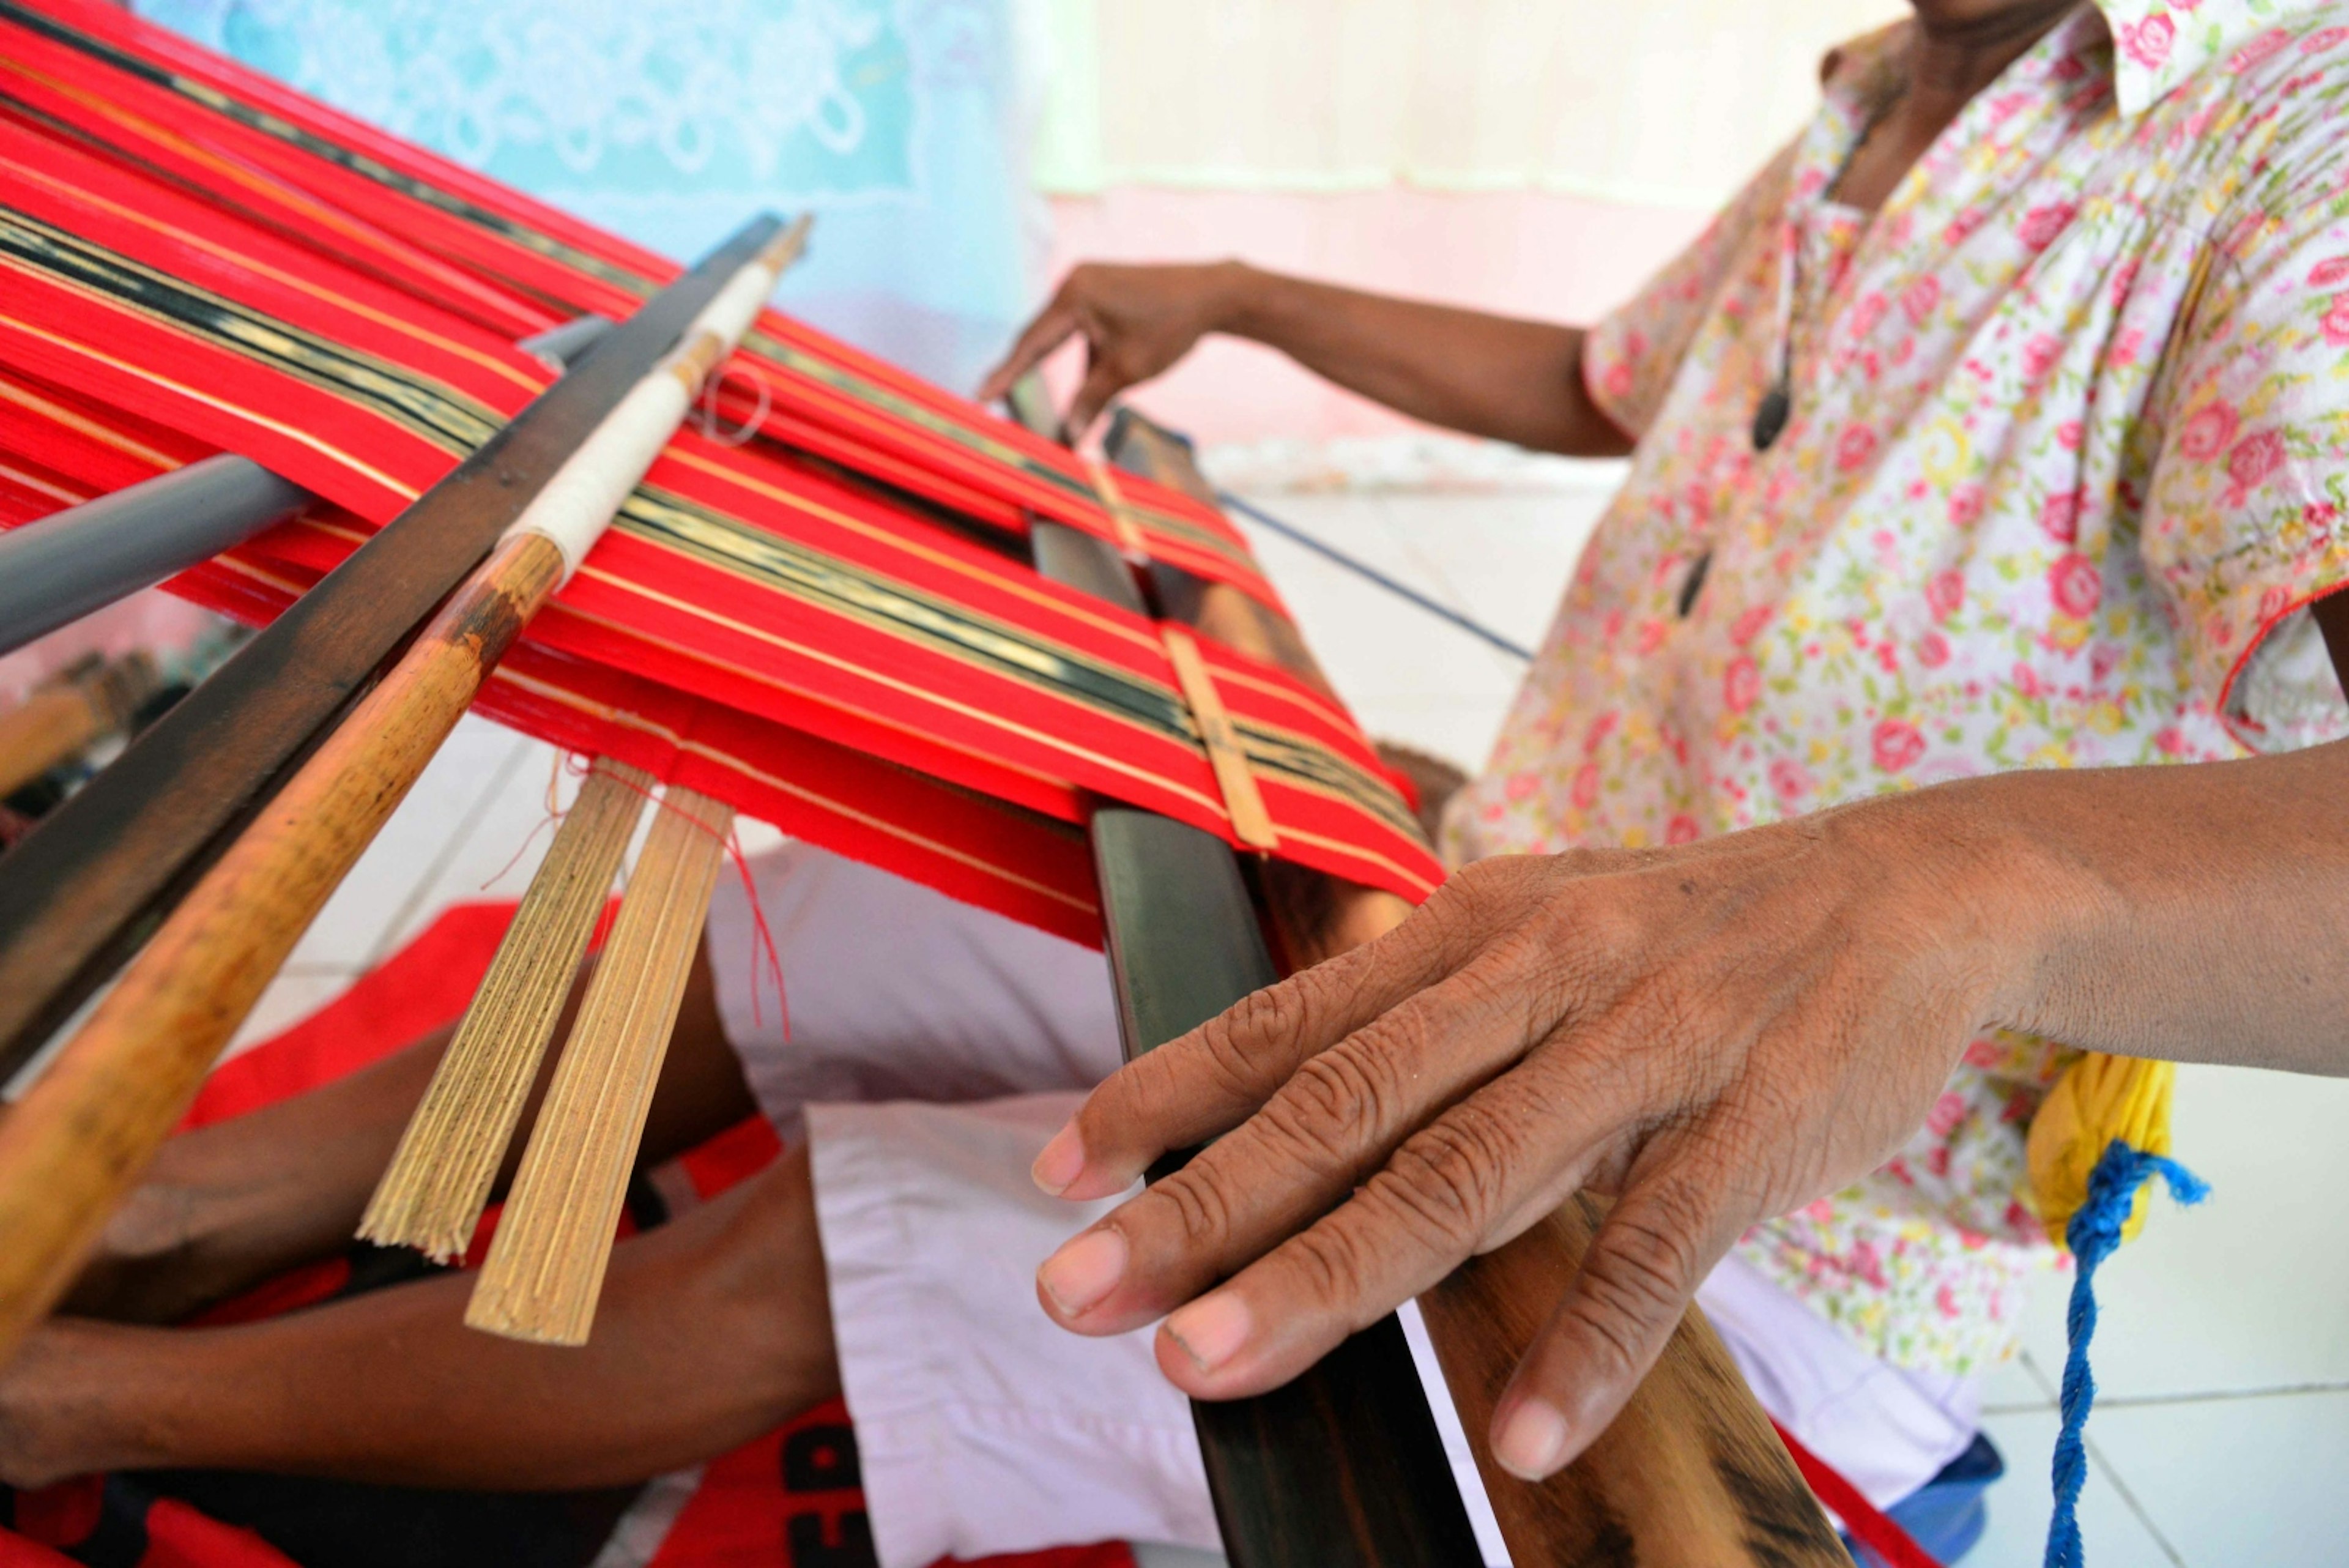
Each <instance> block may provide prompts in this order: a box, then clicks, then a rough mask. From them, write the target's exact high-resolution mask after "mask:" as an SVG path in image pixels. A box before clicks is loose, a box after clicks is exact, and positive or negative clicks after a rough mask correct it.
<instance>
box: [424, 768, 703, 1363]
mask: <svg viewBox="0 0 2349 1568" xmlns="http://www.w3.org/2000/svg"><path fill="white" fill-rule="evenodd" d="M733 822H734V814H733V812H732V811H731V810H730V809H729V808H728V807H727V806H726V805H724V804H723V803H721V802H719V801H715V800H712V799H710V798H709V796H707V795H703V794H695V793H694V792H693V791H691V790H688V789H679V788H677V787H675V786H672V787H671V788H670V789H669V791H668V793H667V795H666V796H665V797H664V798H663V800H662V802H661V810H660V814H659V815H658V816H657V817H656V818H655V819H654V821H653V827H652V832H651V833H650V835H648V836H647V838H646V840H645V846H644V849H643V850H642V852H640V853H639V854H638V855H637V857H636V868H635V870H634V871H633V872H632V873H631V874H630V876H629V877H628V890H627V892H626V895H625V896H624V897H623V898H621V900H620V918H619V919H618V920H617V921H616V922H615V923H614V925H613V928H612V936H611V940H610V942H609V943H608V944H607V945H606V946H605V950H604V958H603V961H602V962H601V963H599V964H597V965H596V966H595V979H594V980H592V981H589V982H588V985H587V1000H586V1001H585V1002H584V1003H583V1004H582V1005H581V1007H580V1010H579V1021H578V1023H575V1024H574V1025H573V1026H572V1031H571V1039H570V1042H569V1044H566V1045H565V1046H564V1053H563V1060H562V1062H561V1063H560V1064H558V1065H557V1066H556V1068H555V1070H554V1085H552V1086H551V1087H550V1088H549V1089H548V1090H547V1095H546V1105H545V1106H544V1108H543V1109H542V1110H541V1111H540V1113H539V1118H538V1126H537V1127H535V1128H533V1130H532V1132H531V1137H530V1147H529V1148H528V1149H526V1150H525V1151H524V1152H523V1158H522V1168H521V1170H520V1171H519V1172H517V1173H516V1175H515V1177H514V1184H513V1191H512V1196H511V1197H510V1198H509V1199H507V1201H506V1208H505V1213H504V1214H503V1215H502V1217H501V1219H500V1220H499V1222H498V1231H497V1236H496V1238H495V1239H494V1240H493V1241H491V1243H490V1256H489V1260H488V1262H486V1263H484V1264H483V1265H482V1268H481V1279H480V1280H479V1282H476V1283H475V1285H474V1287H473V1298H472V1302H471V1305H470V1306H469V1307H468V1308H467V1309H466V1313H465V1322H466V1323H467V1324H471V1326H472V1327H474V1328H479V1329H486V1330H487V1331H489V1332H490V1333H492V1334H502V1335H504V1336H506V1337H507V1338H510V1339H522V1340H529V1341H533V1342H534V1343H537V1344H542V1345H585V1343H586V1342H587V1331H588V1328H589V1327H590V1325H591V1324H593V1323H594V1321H595V1300H596V1297H597V1296H598V1295H599V1294H600V1293H602V1290H603V1286H604V1268H605V1263H606V1262H608V1261H609V1260H610V1258H611V1252H612V1232H613V1227H614V1226H615V1225H616V1224H617V1223H618V1220H619V1218H620V1205H621V1203H622V1202H623V1201H624V1200H625V1199H626V1196H627V1189H628V1176H629V1173H630V1171H631V1170H632V1169H633V1168H635V1164H636V1147H637V1145H638V1143H639V1142H640V1141H641V1140H642V1138H643V1137H644V1130H645V1115H646V1113H647V1111H648V1110H649V1109H650V1108H651V1106H652V1098H653V1089H654V1086H655V1085H657V1083H658V1082H659V1079H660V1068H661V1061H662V1059H663V1057H665V1056H666V1055H667V1053H668V1041H669V1035H670V1033H671V1032H672V1031H673V1030H674V1029H675V1027H676V1024H677V1014H678V1007H679V1005H680V1004H681V1003H682V1002H683V1001H684V999H685V987H686V981H687V980H688V977H689V975H690V971H691V970H692V966H693V961H694V955H695V953H696V951H697V950H698V947H699V943H700V939H701V926H702V922H703V920H704V919H706V918H707V917H708V915H709V897H710V894H711V892H712V891H713V890H714V889H715V888H716V887H717V883H718V868H719V864H720V862H721V861H722V860H723V858H724V857H725V842H726V837H727V835H728V834H729V833H730V832H731V831H732V828H733Z"/></svg>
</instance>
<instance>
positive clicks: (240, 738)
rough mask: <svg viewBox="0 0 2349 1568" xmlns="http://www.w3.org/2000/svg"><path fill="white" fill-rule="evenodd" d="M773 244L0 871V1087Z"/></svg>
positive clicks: (533, 412) (534, 406)
mask: <svg viewBox="0 0 2349 1568" xmlns="http://www.w3.org/2000/svg"><path fill="white" fill-rule="evenodd" d="M773 230H774V220H772V219H762V220H761V222H760V223H755V224H752V225H750V227H747V228H745V229H744V230H743V231H742V232H741V233H740V234H737V235H736V236H735V237H734V238H733V239H731V240H730V241H728V242H727V244H724V245H723V246H721V247H720V248H719V250H718V251H716V252H714V253H713V254H710V255H709V257H707V258H705V259H704V260H703V261H702V262H701V263H700V264H699V265H698V266H696V267H695V268H694V269H693V270H692V271H691V272H689V273H688V274H686V275H684V276H683V277H681V278H679V279H678V281H677V282H676V283H674V284H672V285H671V286H669V287H667V288H666V289H664V290H662V291H661V292H660V293H659V294H658V295H657V296H654V297H653V298H652V299H650V300H648V301H647V302H646V304H645V306H643V308H641V309H640V310H638V311H637V312H636V314H635V315H634V316H632V317H629V319H628V320H627V321H626V322H625V323H623V324H622V325H620V326H618V327H615V328H613V329H612V330H611V331H610V332H609V333H607V334H605V336H604V337H601V338H599V339H598V340H597V341H596V342H595V343H594V344H592V345H591V346H590V347H588V348H586V350H585V352H584V353H582V354H581V355H580V357H579V358H578V360H577V361H576V362H575V363H574V365H573V366H572V367H571V368H570V369H569V370H568V371H567V372H566V373H565V374H564V377H563V378H562V379H560V380H558V381H556V382H555V383H554V385H553V386H552V387H550V388H548V389H546V390H545V391H544V392H543V393H541V394H540V395H539V396H538V397H537V398H536V399H535V400H533V401H532V402H531V404H530V406H529V407H528V408H526V409H524V410H523V412H522V413H521V414H519V415H517V416H516V417H515V418H514V419H513V420H512V421H511V422H509V423H508V424H507V425H506V426H505V427H504V428H503V429H502V430H501V431H499V432H498V433H497V434H496V435H494V436H492V438H491V439H490V440H489V441H487V442H486V443H484V444H483V445H482V447H481V450H480V451H478V452H474V453H473V454H472V455H471V457H468V458H467V459H466V460H465V461H464V462H462V463H460V464H459V465H458V466H457V468H456V469H455V470H454V471H453V472H450V474H449V475H448V476H447V477H445V478H444V479H442V480H441V481H440V483H437V484H435V485H434V486H433V487H432V488H431V489H430V490H429V491H428V492H427V493H425V494H424V496H423V497H422V498H420V499H419V501H418V502H417V503H416V504H414V505H412V506H410V507H409V509H408V510H407V511H406V512H404V513H402V514H400V515H399V516H398V518H396V519H395V520H394V521H393V522H392V523H391V524H389V525H388V526H387V527H385V528H384V529H382V530H381V531H380V532H378V534H377V535H375V536H374V537H373V538H371V539H369V540H368V541H367V544H366V545H363V546H361V547H360V548H359V550H358V551H357V553H356V554H354V555H353V556H351V557H350V558H349V559H348V560H347V561H345V562H344V563H343V564H342V565H341V566H337V567H336V569H335V570H334V571H333V572H331V573H329V574H328V575H327V576H326V578H325V579H324V580H322V581H321V582H320V583H319V584H318V585H317V587H315V588H313V589H312V590H311V591H310V592H309V593H307V594H305V595H304V596H303V597H301V598H300V599H299V600H297V601H295V604H294V605H293V606H292V607H290V608H288V609H287V610H286V612H285V614H284V615H282V616H280V617H279V618H277V619H276V620H275V621H274V622H272V623H271V624H270V625H269V626H268V627H267V628H264V630H263V631H261V632H260V633H259V634H258V635H256V636H255V637H254V639H253V640H252V641H250V642H248V643H246V644H245V646H244V647H243V648H242V649H239V650H238V651H237V653H236V655H235V656H234V657H233V658H232V659H230V660H229V661H228V662H227V663H226V664H224V665H222V667H221V668H220V669H219V670H217V671H215V672H214V673H213V675H212V678H211V679H210V680H206V681H205V682H204V683H203V684H202V686H200V687H198V688H197V689H196V690H195V691H193V692H191V693H190V695H189V696H188V697H187V698H186V699H185V700H184V701H181V703H180V704H179V705H178V706H177V707H175V708H174V709H172V711H171V712H170V713H168V714H166V715H165V716H164V717H163V718H162V719H161V720H160V721H158V722H156V723H155V724H153V725H152V726H150V728H149V729H148V730H147V731H146V732H145V733H144V734H142V735H140V738H139V739H138V741H137V742H134V743H133V744H132V745H131V746H130V748H129V750H128V751H126V752H124V753H123V754H122V755H121V756H120V757H119V758H117V759H116V760H115V762H114V763H113V765H111V766H110V767H109V768H107V769H106V771H105V772H103V773H101V774H98V777H97V778H95V779H93V780H91V781H90V783H89V784H88V786H87V787H85V788H84V789H82V790H81V791H80V792H79V793H78V794H75V795H74V796H73V797H72V798H71V799H70V800H67V802H66V803H65V804H64V805H61V806H60V807H58V808H57V811H55V812H54V813H52V814H51V815H49V816H48V817H47V819H46V820H44V821H43V823H42V824H41V826H39V827H38V828H36V830H35V831H34V832H33V833H32V834H31V835H29V836H27V837H26V839H25V840H24V841H23V842H22V843H20V844H19V845H17V846H16V848H15V849H13V850H12V851H10V852H9V853H8V855H7V856H6V857H5V858H0V1078H5V1077H6V1076H8V1075H13V1074H14V1073H16V1071H17V1069H19V1068H20V1067H22V1066H23V1065H24V1064H25V1063H26V1061H27V1060H29V1059H30V1058H31V1057H32V1056H33V1054H35V1053H36V1052H37V1051H38V1050H39V1049H40V1047H41V1045H42V1044H44V1043H45V1042H46V1041H47V1039H48V1037H49V1036H50V1035H51V1034H52V1033H55V1032H56V1030H57V1028H58V1027H59V1026H60V1025H61V1024H63V1023H65V1022H66V1021H67V1019H68V1018H69V1017H70V1016H71V1015H72V1014H73V1012H74V1011H75V1010H76V1009H77V1008H78V1006H79V1005H80V1004H81V1002H83V1001H84V1000H85V999H87V998H88V996H89V995H90V994H91V992H94V991H95V990H96V989H97V988H98V986H99V985H101V984H102V983H104V982H105V981H106V980H107V978H108V977H109V976H110V975H112V974H113V973H114V972H115V971H116V970H118V969H119V968H120V967H121V965H122V964H123V963H124V962H125V961H127V960H128V959H129V957H130V955H131V954H132V953H134V952H136V951H137V950H138V949H139V947H140V943H142V942H143V941H144V940H146V938H147V937H148V936H149V934H150V933H151V932H152V930H153V929H154V927H155V924H156V922H157V921H158V920H159V919H160V918H161V916H162V915H163V914H164V913H166V912H168V911H169V910H170V909H171V907H172V905H173V904H174V903H176V902H177V900H178V899H179V898H180V897H181V895H183V894H184V893H185V891H186V890H187V888H189V887H190V886H191V884H192V883H193V881H194V880H195V878H196V877H200V876H201V875H202V873H203V870H204V868H205V867H208V866H209V865H211V864H212V861H213V860H214V859H215V858H217V857H218V856H219V854H220V853H221V851H222V849H223V848H224V847H225V846H227V845H228V844H229V843H230V842H231V841H233V839H234V838H235V836H237V834H238V833H239V832H240V831H241V830H242V829H243V826H244V825H245V824H246V823H247V822H249V821H250V820H251V819H252V816H253V814H254V813H255V812H256V811H258V810H259V809H260V808H261V807H262V806H263V805H265V804H266V803H267V802H268V800H269V799H270V797H271V796H272V795H274V794H275V793H276V792H277V790H278V789H279V787H280V786H281V785H282V784H284V783H285V780H286V779H287V778H289V777H290V776H291V775H292V774H293V773H294V771H295V769H296V768H298V767H299V766H300V764H301V763H302V760H303V759H304V758H305V757H306V756H307V755H308V754H309V753H310V752H311V750H312V749H313V748H315V747H316V745H317V744H318V742H320V741H321V740H322V739H323V738H324V737H325V736H326V734H327V733H328V732H331V731H332V729H333V727H334V725H335V723H336V720H337V719H338V718H339V717H340V715H342V714H343V713H344V712H345V711H347V710H348V708H349V706H350V704H351V703H352V702H354V701H357V699H358V698H359V697H360V696H362V695H364V694H365V692H366V691H367V688H368V687H369V686H370V685H371V684H372V683H373V682H374V680H375V679H376V677H377V675H378V671H380V670H382V669H384V668H385V667H386V666H387V664H388V662H389V661H390V660H391V659H392V658H393V657H394V656H395V655H396V654H397V653H398V650H399V649H400V648H401V646H402V645H403V644H404V643H405V642H406V641H407V639H409V637H410V636H411V635H412V634H413V633H414V632H415V630H416V628H418V627H419V626H421V625H422V624H423V623H424V622H425V620H426V619H427V618H429V617H430V616H431V614H432V612H433V610H434V609H435V608H436V607H438V606H439V604H440V600H441V599H442V598H443V597H445V596H446V595H447V594H448V592H449V590H450V588H451V587H454V586H455V585H456V584H457V583H458V582H459V581H460V579H461V578H462V577H463V576H464V575H465V574H466V573H467V572H469V571H471V569H472V568H473V567H474V566H477V565H479V564H480V562H481V559H482V558H483V557H484V556H487V555H488V554H489V552H490V548H491V546H492V545H494V544H495V543H496V541H497V538H498V536H499V535H501V534H502V533H503V532H504V531H505V528H506V526H507V524H510V523H512V521H513V520H514V518H515V517H516V516H518V515H519V514H521V512H522V509H523V507H524V506H525V505H526V504H528V503H529V501H530V499H531V498H532V497H533V495H535V494H536V493H538V490H539V488H540V486H541V485H543V483H545V481H546V479H547V478H548V476H550V475H551V474H552V473H553V472H554V470H555V469H556V468H557V467H558V466H559V465H560V464H561V463H562V462H563V461H564V458H566V457H567V456H569V455H570V453H571V452H573V451H574V449H575V448H576V447H577V446H578V444H579V442H580V441H582V440H583V439H585V436H586V434H587V432H588V431H592V430H594V429H595V426H596V424H597V423H598V422H600V421H602V419H603V418H604V416H605V413H607V412H608V411H609V410H611V409H612V408H613V406H614V405H615V404H616V403H617V402H618V401H619V400H620V399H621V397H622V396H624V395H625V394H626V392H627V390H628V389H630V388H631V387H633V386H635V385H636V382H637V381H639V380H641V379H643V378H644V376H645V374H646V372H647V370H649V369H651V367H652V366H653V365H654V363H655V362H657V360H658V359H659V358H660V357H661V356H662V355H664V354H666V353H667V352H668V350H669V349H670V348H672V347H673V346H674V345H675V343H676V341H677V337H678V334H679V333H680V332H681V331H682V330H683V329H684V328H685V327H686V325H687V324H688V322H690V321H691V320H692V319H693V318H694V317H695V316H697V315H698V314H699V312H700V310H701V308H702V306H704V305H706V304H708V303H709V299H710V298H711V297H712V296H714V295H715V294H716V293H717V292H718V290H719V288H720V287H721V286H723V285H724V284H725V282H726V280H727V279H728V278H730V277H731V276H732V275H733V274H734V273H735V272H736V271H737V270H738V269H739V268H740V266H741V265H742V264H743V263H744V262H746V261H747V260H749V259H750V257H751V256H753V255H755V254H758V251H759V248H760V247H761V245H763V244H766V243H767V241H768V240H769V239H771V237H772V235H773Z"/></svg>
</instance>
